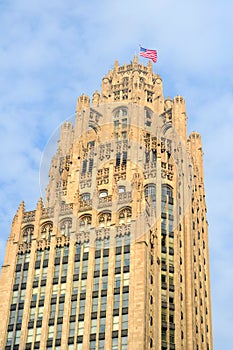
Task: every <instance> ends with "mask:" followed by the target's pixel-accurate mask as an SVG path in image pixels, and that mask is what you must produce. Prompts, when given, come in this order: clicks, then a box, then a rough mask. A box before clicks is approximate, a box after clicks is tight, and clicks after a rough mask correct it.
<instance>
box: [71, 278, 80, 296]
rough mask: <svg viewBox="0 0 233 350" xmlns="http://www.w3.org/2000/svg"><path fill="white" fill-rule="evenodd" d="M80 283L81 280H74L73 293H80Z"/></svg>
mask: <svg viewBox="0 0 233 350" xmlns="http://www.w3.org/2000/svg"><path fill="white" fill-rule="evenodd" d="M78 284H79V281H74V282H73V290H72V294H78Z"/></svg>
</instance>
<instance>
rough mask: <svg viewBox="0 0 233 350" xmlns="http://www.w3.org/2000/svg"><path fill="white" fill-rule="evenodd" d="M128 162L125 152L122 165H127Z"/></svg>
mask: <svg viewBox="0 0 233 350" xmlns="http://www.w3.org/2000/svg"><path fill="white" fill-rule="evenodd" d="M126 162H127V152H123V159H122V164H123V165H125V164H126Z"/></svg>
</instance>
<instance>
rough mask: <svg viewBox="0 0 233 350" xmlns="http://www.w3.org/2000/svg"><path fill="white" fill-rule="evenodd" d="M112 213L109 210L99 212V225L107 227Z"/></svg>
mask: <svg viewBox="0 0 233 350" xmlns="http://www.w3.org/2000/svg"><path fill="white" fill-rule="evenodd" d="M111 220H112V214H111V213H110V212H104V213H100V215H99V227H109V226H110V225H111Z"/></svg>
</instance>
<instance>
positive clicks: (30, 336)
mask: <svg viewBox="0 0 233 350" xmlns="http://www.w3.org/2000/svg"><path fill="white" fill-rule="evenodd" d="M33 331H34V329H33V328H30V329H29V330H28V336H27V343H32V338H33Z"/></svg>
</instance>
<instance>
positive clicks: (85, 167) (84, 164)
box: [82, 159, 87, 174]
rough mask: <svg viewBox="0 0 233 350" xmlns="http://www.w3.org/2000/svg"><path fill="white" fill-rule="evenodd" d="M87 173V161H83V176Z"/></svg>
mask: <svg viewBox="0 0 233 350" xmlns="http://www.w3.org/2000/svg"><path fill="white" fill-rule="evenodd" d="M86 171H87V160H86V159H84V160H83V166H82V174H85V173H86Z"/></svg>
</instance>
